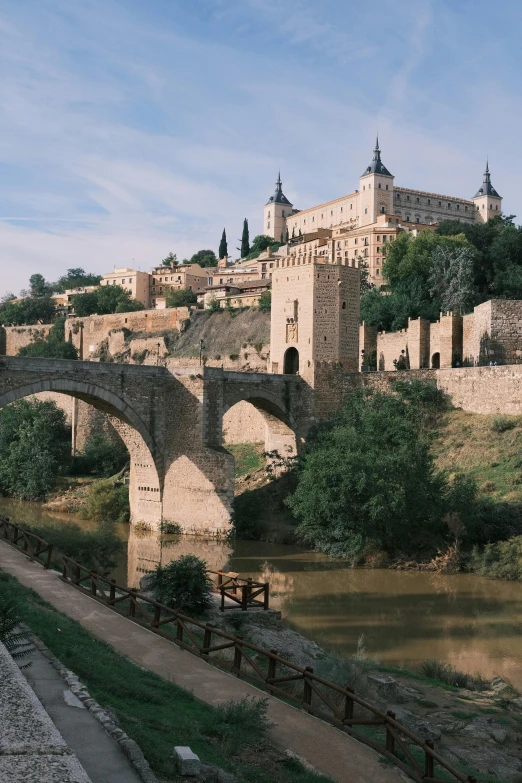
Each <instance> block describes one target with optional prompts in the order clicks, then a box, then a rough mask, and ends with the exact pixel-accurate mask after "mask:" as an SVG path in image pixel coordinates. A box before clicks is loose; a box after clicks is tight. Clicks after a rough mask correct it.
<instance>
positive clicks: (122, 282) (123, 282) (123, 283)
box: [121, 279, 130, 285]
mask: <svg viewBox="0 0 522 783" xmlns="http://www.w3.org/2000/svg"><path fill="white" fill-rule="evenodd" d="M129 282H130V280H129ZM121 284H122V285H125V279H123V280H122V281H121Z"/></svg>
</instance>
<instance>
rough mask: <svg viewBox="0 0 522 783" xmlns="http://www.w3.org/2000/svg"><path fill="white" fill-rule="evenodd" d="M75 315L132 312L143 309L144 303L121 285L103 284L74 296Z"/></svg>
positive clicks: (81, 316) (82, 316)
mask: <svg viewBox="0 0 522 783" xmlns="http://www.w3.org/2000/svg"><path fill="white" fill-rule="evenodd" d="M72 304H73V308H74V312H75V315H77V316H79V317H80V318H84V317H86V316H88V315H94V314H95V313H96V314H97V315H108V314H110V313H132V312H134V311H136V310H143V304H142V303H141V302H140V301H138V300H137V299H132V297H131V295H130V293H129V292H128V291H126V290H125V289H124V288H122V287H121V286H119V285H102V286H100V287H99V288H97V289H96V290H95V291H91V292H90V293H88V294H76V296H73V297H72Z"/></svg>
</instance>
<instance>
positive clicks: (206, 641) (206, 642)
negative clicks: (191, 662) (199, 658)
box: [201, 628, 212, 655]
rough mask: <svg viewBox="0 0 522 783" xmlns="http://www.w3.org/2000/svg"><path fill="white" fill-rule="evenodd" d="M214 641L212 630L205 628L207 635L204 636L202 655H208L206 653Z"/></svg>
mask: <svg viewBox="0 0 522 783" xmlns="http://www.w3.org/2000/svg"><path fill="white" fill-rule="evenodd" d="M211 639H212V631H211V630H210V628H205V633H204V634H203V650H202V651H201V654H202V655H208V652H205V650H206V649H207V647H210V642H211Z"/></svg>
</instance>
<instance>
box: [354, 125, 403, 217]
mask: <svg viewBox="0 0 522 783" xmlns="http://www.w3.org/2000/svg"><path fill="white" fill-rule="evenodd" d="M393 179H394V177H393V174H390V172H389V171H388V169H387V168H386V166H385V165H384V163H383V162H382V160H381V151H380V149H379V137H378V136H377V138H376V140H375V149H374V150H373V160H372V162H371V163H370V165H369V166H368V168H367V169H366V170H365V171H364V173H363V174H361V176H360V177H359V225H360V226H367V225H369V224H370V223H375V221H376V220H377V216H378V215H383V214H387V215H391V214H393Z"/></svg>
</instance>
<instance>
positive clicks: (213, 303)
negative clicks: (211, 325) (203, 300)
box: [206, 296, 223, 313]
mask: <svg viewBox="0 0 522 783" xmlns="http://www.w3.org/2000/svg"><path fill="white" fill-rule="evenodd" d="M222 309H223V308H222V307H221V305H220V304H219V300H218V299H216V297H215V296H212V297H211V298H210V299H209V302H208V305H207V308H206V310H207V312H209V313H219V312H221V311H222Z"/></svg>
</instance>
